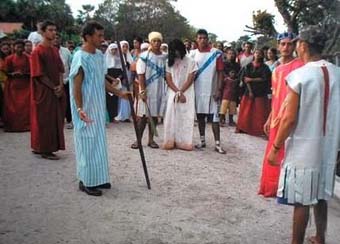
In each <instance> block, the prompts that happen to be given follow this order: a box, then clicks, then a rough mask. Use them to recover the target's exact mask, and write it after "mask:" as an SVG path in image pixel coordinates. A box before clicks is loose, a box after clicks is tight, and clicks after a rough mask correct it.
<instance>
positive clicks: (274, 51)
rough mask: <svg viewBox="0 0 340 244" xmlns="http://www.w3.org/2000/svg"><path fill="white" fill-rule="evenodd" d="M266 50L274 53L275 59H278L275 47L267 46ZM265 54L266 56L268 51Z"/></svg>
mask: <svg viewBox="0 0 340 244" xmlns="http://www.w3.org/2000/svg"><path fill="white" fill-rule="evenodd" d="M268 51H271V52H272V53H273V54H274V56H275V60H277V59H278V57H277V49H276V48H275V47H271V48H269V49H268ZM267 56H268V53H267Z"/></svg>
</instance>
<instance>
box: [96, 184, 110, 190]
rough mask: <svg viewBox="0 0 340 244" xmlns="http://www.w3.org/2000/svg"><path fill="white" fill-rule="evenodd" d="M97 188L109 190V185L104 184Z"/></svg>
mask: <svg viewBox="0 0 340 244" xmlns="http://www.w3.org/2000/svg"><path fill="white" fill-rule="evenodd" d="M97 187H98V188H102V189H111V183H105V184H101V185H98V186H97Z"/></svg>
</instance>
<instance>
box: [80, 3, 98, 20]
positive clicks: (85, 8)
mask: <svg viewBox="0 0 340 244" xmlns="http://www.w3.org/2000/svg"><path fill="white" fill-rule="evenodd" d="M81 7H82V9H80V10H78V15H77V19H76V21H77V24H79V25H83V24H84V23H85V22H86V21H88V20H90V19H91V18H92V17H91V16H92V14H91V13H92V12H93V11H94V9H95V6H93V5H91V4H85V5H82V6H81Z"/></svg>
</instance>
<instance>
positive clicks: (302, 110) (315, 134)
mask: <svg viewBox="0 0 340 244" xmlns="http://www.w3.org/2000/svg"><path fill="white" fill-rule="evenodd" d="M321 66H325V67H327V69H328V72H329V91H330V96H329V103H328V108H327V116H326V120H325V121H326V123H325V125H326V127H325V128H326V129H325V134H324V131H323V128H324V101H325V96H324V94H325V85H324V83H325V81H324V75H323V72H322V69H321ZM286 79H287V82H288V86H289V87H290V88H291V89H293V90H294V91H295V92H296V93H298V94H299V97H300V98H299V109H298V117H297V123H296V126H295V128H294V130H293V131H292V132H291V134H290V136H289V137H288V139H287V140H286V145H285V148H286V154H285V158H284V160H283V165H282V168H281V173H280V179H279V187H278V193H277V194H278V196H279V197H284V198H286V199H287V200H288V203H300V204H303V205H312V204H316V203H317V202H318V200H321V199H323V200H329V199H330V198H331V197H332V195H333V191H334V180H335V177H334V175H335V166H336V158H337V153H338V150H339V149H340V68H339V67H336V66H335V65H333V64H331V63H329V62H327V61H325V60H320V61H317V62H310V63H307V64H306V65H305V66H303V67H301V68H299V69H296V70H294V71H293V72H292V73H290V74H289V75H288V76H287V78H286Z"/></svg>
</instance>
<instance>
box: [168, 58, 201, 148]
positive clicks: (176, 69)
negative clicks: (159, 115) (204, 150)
mask: <svg viewBox="0 0 340 244" xmlns="http://www.w3.org/2000/svg"><path fill="white" fill-rule="evenodd" d="M196 71H197V65H196V63H195V61H194V60H193V59H192V58H190V57H188V56H185V57H184V58H183V59H177V60H176V61H175V63H174V65H173V66H172V67H169V66H167V67H166V72H167V73H170V74H171V77H172V81H173V83H174V84H175V86H176V87H177V88H179V89H181V88H182V87H183V85H184V83H186V81H187V79H188V76H189V75H190V74H192V73H194V72H196ZM175 96H176V93H175V92H174V91H173V90H172V89H170V88H169V89H168V101H167V106H166V113H165V118H164V144H163V148H164V149H172V148H174V147H177V148H180V149H184V150H192V148H193V145H192V140H193V130H194V119H195V90H194V84H192V85H191V86H190V87H189V88H188V89H187V90H186V91H185V92H184V96H185V97H186V102H185V103H179V102H176V101H175Z"/></svg>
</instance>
